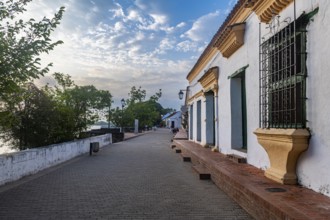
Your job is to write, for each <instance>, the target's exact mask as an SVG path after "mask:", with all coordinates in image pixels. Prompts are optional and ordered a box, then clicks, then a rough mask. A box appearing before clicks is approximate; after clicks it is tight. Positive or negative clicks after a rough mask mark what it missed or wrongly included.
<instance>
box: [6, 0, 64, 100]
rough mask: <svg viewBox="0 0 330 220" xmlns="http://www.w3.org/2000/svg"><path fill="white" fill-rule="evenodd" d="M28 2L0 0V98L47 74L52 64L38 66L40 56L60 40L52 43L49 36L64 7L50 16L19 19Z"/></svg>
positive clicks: (59, 42)
mask: <svg viewBox="0 0 330 220" xmlns="http://www.w3.org/2000/svg"><path fill="white" fill-rule="evenodd" d="M31 1H32V0H7V1H5V2H2V1H1V2H0V78H1V81H0V98H2V97H3V96H5V95H7V94H10V93H12V92H14V91H16V90H17V89H18V88H19V87H20V86H22V85H23V84H24V83H26V82H27V81H29V80H32V79H36V78H38V77H39V76H43V75H44V74H46V73H47V72H48V71H49V67H50V66H51V65H52V64H51V63H50V64H48V65H46V66H45V67H41V64H40V58H39V56H40V55H41V54H42V53H48V52H49V51H51V50H53V49H54V47H55V46H56V45H59V44H61V43H63V42H62V41H56V42H52V40H51V39H50V35H51V33H52V32H53V31H54V30H55V28H56V27H57V26H58V25H59V24H60V20H61V19H62V16H63V13H64V7H61V8H60V9H59V11H58V12H57V13H56V14H55V15H54V17H53V18H51V19H49V18H46V17H44V18H43V19H42V20H41V21H35V20H34V19H33V18H31V19H29V20H28V21H23V20H22V19H19V15H20V14H22V13H23V12H24V11H26V9H25V6H26V4H27V3H28V2H31Z"/></svg>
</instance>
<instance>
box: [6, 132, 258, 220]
mask: <svg viewBox="0 0 330 220" xmlns="http://www.w3.org/2000/svg"><path fill="white" fill-rule="evenodd" d="M171 138H172V134H171V133H170V132H169V130H168V129H158V130H157V131H154V132H150V133H146V134H144V135H142V136H139V137H136V138H134V139H130V140H127V141H124V142H119V143H116V144H112V145H109V146H107V147H104V148H102V149H101V150H100V152H98V153H97V154H95V155H93V156H89V155H88V154H86V155H83V156H80V157H78V158H75V159H73V160H71V161H69V162H67V163H64V164H61V165H59V166H57V167H53V168H50V169H48V170H45V171H42V172H40V173H38V174H36V175H32V176H29V177H26V178H23V179H22V180H19V181H16V182H14V183H10V184H7V185H5V186H2V187H0V219H185V220H186V219H252V218H251V217H250V216H249V215H248V214H247V213H246V212H245V211H244V210H243V209H242V208H241V207H240V206H238V205H237V204H236V203H235V202H233V200H231V199H230V198H229V197H228V196H227V195H226V194H225V193H223V192H222V191H221V190H220V189H219V188H218V187H216V185H214V184H213V182H212V181H201V180H199V179H198V177H197V175H196V173H195V172H194V171H193V170H192V169H191V164H190V163H184V162H182V158H181V157H180V156H179V155H176V154H175V153H173V151H172V150H170V149H169V146H170V140H171Z"/></svg>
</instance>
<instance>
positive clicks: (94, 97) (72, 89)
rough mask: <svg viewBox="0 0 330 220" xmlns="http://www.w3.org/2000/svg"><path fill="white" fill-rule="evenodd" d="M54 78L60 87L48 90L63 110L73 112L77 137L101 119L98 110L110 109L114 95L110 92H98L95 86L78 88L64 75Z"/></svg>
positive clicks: (56, 74)
mask: <svg viewBox="0 0 330 220" xmlns="http://www.w3.org/2000/svg"><path fill="white" fill-rule="evenodd" d="M54 77H55V79H56V81H57V83H58V85H56V86H55V89H50V88H49V87H48V88H47V89H48V91H50V93H51V94H52V97H53V99H54V100H55V101H56V102H57V103H59V105H61V106H62V109H63V108H68V109H70V110H71V111H72V115H73V120H74V128H75V129H74V130H75V133H76V134H75V135H78V134H79V133H80V132H82V131H84V130H86V128H87V126H88V125H91V124H93V123H95V122H96V121H97V120H98V119H99V115H98V111H97V110H106V109H109V108H110V106H111V103H112V95H111V93H110V92H109V91H105V90H98V89H96V88H95V86H93V85H87V86H77V85H75V84H74V82H73V80H71V77H70V76H69V75H64V74H62V73H55V74H54Z"/></svg>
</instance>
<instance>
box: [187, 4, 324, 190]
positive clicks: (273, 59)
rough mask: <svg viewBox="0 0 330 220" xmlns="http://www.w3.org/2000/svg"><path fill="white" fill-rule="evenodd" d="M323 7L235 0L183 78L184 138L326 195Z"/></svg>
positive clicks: (285, 180)
mask: <svg viewBox="0 0 330 220" xmlns="http://www.w3.org/2000/svg"><path fill="white" fill-rule="evenodd" d="M329 9H330V1H329V0H296V1H293V0H239V1H238V2H237V4H236V6H235V7H234V8H233V9H232V11H231V13H230V14H229V15H228V17H227V19H226V20H225V22H224V23H223V24H222V25H221V27H220V28H219V30H218V32H217V33H216V34H215V36H214V37H213V39H212V40H211V42H210V43H209V45H208V46H207V48H206V49H205V50H204V52H203V53H202V55H201V56H200V58H199V59H198V61H197V63H196V64H195V65H194V67H193V68H192V69H191V71H190V72H189V73H188V75H187V80H188V81H189V87H188V89H187V96H186V97H187V98H186V105H187V107H188V111H189V120H188V122H189V132H188V135H189V140H191V141H193V142H197V143H199V144H201V145H202V146H206V147H211V148H213V149H215V150H218V151H219V152H221V153H223V154H233V155H237V156H240V157H245V158H246V159H247V163H249V164H251V165H253V166H255V167H257V168H261V169H264V170H265V175H266V176H267V177H268V178H270V179H273V180H274V181H277V182H280V183H283V184H296V183H299V184H301V185H303V186H305V187H307V188H311V189H313V190H314V191H317V192H320V193H322V194H325V195H327V196H330V173H329V170H330V162H329V157H330V135H329V134H330V126H328V123H329V122H330V120H329V119H330V116H329V112H330V101H329V100H328V97H330V86H329V85H328V83H329V82H330V74H329V73H328V70H329V69H330V62H329V57H330V41H329V40H328V38H329V36H330V12H329V11H328V10H329Z"/></svg>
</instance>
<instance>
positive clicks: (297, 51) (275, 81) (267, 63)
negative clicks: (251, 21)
mask: <svg viewBox="0 0 330 220" xmlns="http://www.w3.org/2000/svg"><path fill="white" fill-rule="evenodd" d="M301 20H304V19H301ZM283 24H284V25H286V26H285V27H284V28H282V29H280V27H281V26H283ZM306 25H307V23H306V24H305V22H301V21H299V19H298V20H295V19H294V21H292V22H291V21H290V19H285V20H284V21H283V22H280V21H279V16H276V17H274V18H273V20H272V22H271V23H270V24H269V26H268V27H269V28H270V33H269V34H268V35H267V36H268V38H266V37H262V38H260V47H259V50H260V57H259V61H260V63H259V65H260V66H259V80H260V82H259V85H260V125H259V126H260V127H261V128H305V127H306V76H307V68H306V58H307V54H306ZM260 33H261V29H260ZM260 35H261V34H260Z"/></svg>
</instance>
